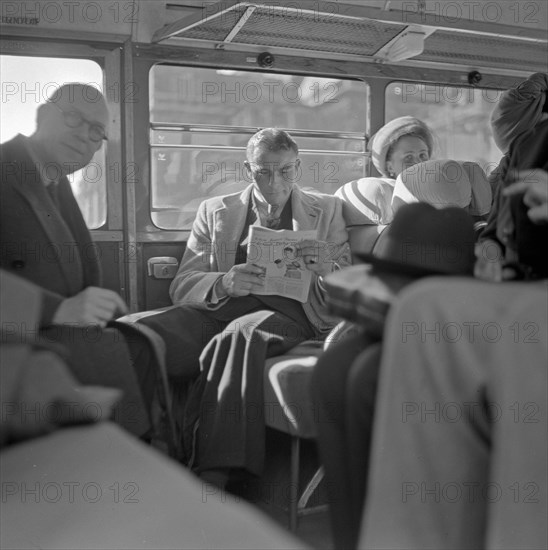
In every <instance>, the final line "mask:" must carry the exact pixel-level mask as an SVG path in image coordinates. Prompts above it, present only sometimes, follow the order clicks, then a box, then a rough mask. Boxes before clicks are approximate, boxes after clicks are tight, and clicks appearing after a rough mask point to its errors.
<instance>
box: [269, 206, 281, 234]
mask: <svg viewBox="0 0 548 550" xmlns="http://www.w3.org/2000/svg"><path fill="white" fill-rule="evenodd" d="M277 210H278V207H277V206H274V205H272V204H269V205H268V212H267V215H266V227H268V228H269V229H277V228H278V226H279V225H280V218H279V217H276V212H277Z"/></svg>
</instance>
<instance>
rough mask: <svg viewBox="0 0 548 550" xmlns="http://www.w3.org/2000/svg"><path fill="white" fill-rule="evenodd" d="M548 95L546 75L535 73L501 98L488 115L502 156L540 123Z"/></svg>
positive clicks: (547, 77)
mask: <svg viewBox="0 0 548 550" xmlns="http://www.w3.org/2000/svg"><path fill="white" fill-rule="evenodd" d="M547 93H548V74H547V73H535V74H533V75H531V76H530V77H529V78H528V79H527V80H524V81H523V82H522V83H521V84H519V85H518V86H516V87H515V88H511V89H510V90H507V91H506V92H504V93H503V94H502V95H501V97H500V100H499V102H498V104H497V106H496V107H495V109H494V110H493V113H492V114H491V128H492V129H493V137H494V139H495V143H496V144H497V147H498V148H499V149H500V150H501V151H502V152H503V153H507V152H508V150H509V149H510V144H511V143H512V141H514V139H516V138H517V137H519V136H520V135H521V134H523V133H524V132H526V131H527V130H531V129H532V128H533V127H534V126H535V125H536V124H538V123H539V122H540V120H541V117H542V112H543V109H544V108H545V105H546V103H547V99H546V97H547Z"/></svg>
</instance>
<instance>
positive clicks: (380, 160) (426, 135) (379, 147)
mask: <svg viewBox="0 0 548 550" xmlns="http://www.w3.org/2000/svg"><path fill="white" fill-rule="evenodd" d="M409 134H413V135H416V136H418V137H420V138H421V139H422V140H423V141H424V143H426V146H427V147H428V153H429V154H430V155H431V154H432V149H433V148H434V136H433V134H432V131H431V130H430V128H428V126H427V125H426V124H425V123H424V122H422V120H419V119H418V118H415V117H412V116H402V117H399V118H395V119H394V120H391V121H390V122H387V123H386V124H385V125H384V126H383V127H382V128H380V129H379V131H378V132H377V133H376V134H375V135H374V136H373V137H372V138H371V143H370V148H371V153H372V155H371V158H372V160H373V164H374V165H375V168H376V169H377V170H378V171H379V173H380V174H382V175H383V176H384V177H388V170H387V169H386V156H387V154H388V151H389V149H390V147H392V145H394V144H395V143H396V142H397V141H398V139H400V138H401V137H403V136H406V135H409Z"/></svg>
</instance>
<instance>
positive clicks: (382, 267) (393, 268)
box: [354, 252, 461, 278]
mask: <svg viewBox="0 0 548 550" xmlns="http://www.w3.org/2000/svg"><path fill="white" fill-rule="evenodd" d="M354 255H355V256H356V257H357V258H359V259H360V260H363V261H364V262H365V263H367V264H370V265H372V266H373V268H374V269H375V270H376V271H381V272H385V273H394V274H396V275H404V276H407V277H413V278H419V277H428V276H432V275H455V276H457V275H461V274H459V273H451V272H448V271H443V270H441V269H438V270H436V269H428V268H425V267H422V266H418V265H412V264H405V263H403V262H394V261H392V260H384V259H383V258H379V257H378V256H375V255H374V254H371V253H366V252H356V253H355V254H354Z"/></svg>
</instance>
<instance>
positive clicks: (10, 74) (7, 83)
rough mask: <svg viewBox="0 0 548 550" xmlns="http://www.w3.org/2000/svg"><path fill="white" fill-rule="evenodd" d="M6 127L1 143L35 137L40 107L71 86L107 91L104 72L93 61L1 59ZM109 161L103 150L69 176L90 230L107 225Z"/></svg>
mask: <svg viewBox="0 0 548 550" xmlns="http://www.w3.org/2000/svg"><path fill="white" fill-rule="evenodd" d="M0 82H1V86H2V126H1V129H0V142H1V143H4V142H5V141H7V140H9V139H11V138H12V137H14V136H16V135H17V134H23V135H31V134H32V133H33V132H34V130H35V127H36V112H37V108H38V106H39V105H40V104H41V103H43V102H44V101H46V100H47V98H48V97H49V96H50V95H51V94H53V93H54V92H55V90H56V89H57V88H58V87H59V86H62V85H63V84H65V83H67V82H85V83H87V84H90V85H92V86H95V87H96V88H98V89H99V90H102V89H103V70H102V69H101V67H100V66H99V65H98V64H97V63H96V62H95V61H91V60H89V59H68V58H58V57H56V58H53V57H51V58H50V57H24V56H12V55H1V56H0ZM105 166H106V160H105V147H101V149H99V151H97V153H96V154H95V156H94V157H93V159H92V160H91V162H90V163H89V165H88V166H86V167H85V168H83V169H82V170H78V172H75V173H74V174H72V175H70V176H69V181H70V184H71V186H72V190H73V192H74V195H75V197H76V200H77V201H78V205H79V206H80V209H81V210H82V213H83V215H84V219H85V221H86V224H87V226H88V227H89V228H90V229H97V228H99V227H102V226H103V225H104V224H105V223H106V219H107V199H106V170H105Z"/></svg>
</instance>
